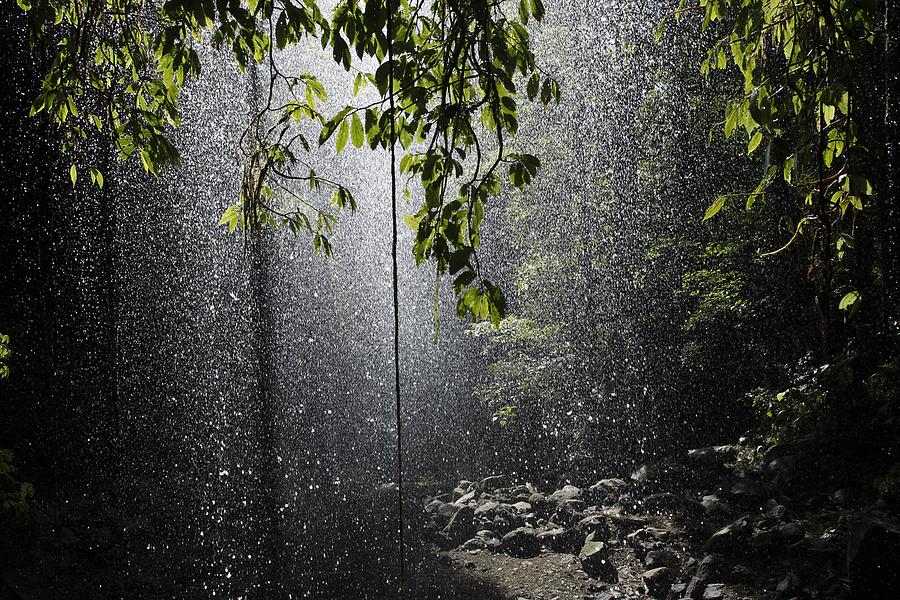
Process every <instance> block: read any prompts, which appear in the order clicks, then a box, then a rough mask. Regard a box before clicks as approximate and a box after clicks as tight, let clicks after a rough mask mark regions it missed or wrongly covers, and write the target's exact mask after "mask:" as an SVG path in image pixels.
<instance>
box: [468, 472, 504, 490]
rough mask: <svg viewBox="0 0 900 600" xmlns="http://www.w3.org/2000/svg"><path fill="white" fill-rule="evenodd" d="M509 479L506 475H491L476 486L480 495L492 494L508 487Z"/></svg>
mask: <svg viewBox="0 0 900 600" xmlns="http://www.w3.org/2000/svg"><path fill="white" fill-rule="evenodd" d="M508 483H509V478H508V477H507V476H506V475H491V476H490V477H485V478H484V479H482V480H481V481H479V482H478V484H477V485H476V486H475V489H476V490H477V491H478V493H479V494H490V493H491V492H494V491H496V490H499V489H501V488H504V487H506V486H507V485H508Z"/></svg>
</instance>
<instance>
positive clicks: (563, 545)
mask: <svg viewBox="0 0 900 600" xmlns="http://www.w3.org/2000/svg"><path fill="white" fill-rule="evenodd" d="M537 537H538V539H539V540H540V541H541V543H542V544H543V545H544V546H546V547H547V548H549V549H550V550H552V551H554V552H560V553H575V552H577V551H578V550H579V549H580V548H581V536H580V535H579V534H578V532H577V531H575V530H574V529H565V528H564V527H554V528H553V529H548V530H547V531H542V532H540V533H539V534H538V536H537Z"/></svg>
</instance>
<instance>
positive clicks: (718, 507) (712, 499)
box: [700, 494, 731, 515]
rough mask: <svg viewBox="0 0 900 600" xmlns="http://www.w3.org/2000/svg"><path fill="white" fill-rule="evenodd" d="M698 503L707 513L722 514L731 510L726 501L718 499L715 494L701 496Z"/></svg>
mask: <svg viewBox="0 0 900 600" xmlns="http://www.w3.org/2000/svg"><path fill="white" fill-rule="evenodd" d="M700 505H701V506H702V507H703V512H704V513H706V514H708V515H722V514H727V513H729V512H731V507H730V506H729V505H728V503H727V502H724V501H723V500H720V499H719V497H718V496H716V495H715V494H710V495H708V496H703V500H701V501H700Z"/></svg>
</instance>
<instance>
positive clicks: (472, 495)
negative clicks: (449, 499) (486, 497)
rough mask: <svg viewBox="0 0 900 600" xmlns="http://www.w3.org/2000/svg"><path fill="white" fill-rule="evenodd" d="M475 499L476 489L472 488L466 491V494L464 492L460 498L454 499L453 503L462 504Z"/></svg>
mask: <svg viewBox="0 0 900 600" xmlns="http://www.w3.org/2000/svg"><path fill="white" fill-rule="evenodd" d="M474 499H475V490H472V491H470V492H466V493H465V494H463V495H462V496H460V497H459V498H457V499H456V500H454V502H453V504H456V505H458V506H462V505H464V504H468V503H469V501H471V500H474Z"/></svg>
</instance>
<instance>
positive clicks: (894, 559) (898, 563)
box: [847, 517, 900, 600]
mask: <svg viewBox="0 0 900 600" xmlns="http://www.w3.org/2000/svg"><path fill="white" fill-rule="evenodd" d="M847 574H848V575H849V578H850V591H851V596H852V597H853V598H866V599H867V600H886V599H887V598H896V597H897V590H900V529H898V528H897V527H895V526H894V525H892V524H888V523H886V522H884V521H883V520H881V519H878V518H876V517H863V518H861V519H859V520H857V521H856V522H854V523H853V524H852V525H851V526H850V531H849V535H848V538H847Z"/></svg>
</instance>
